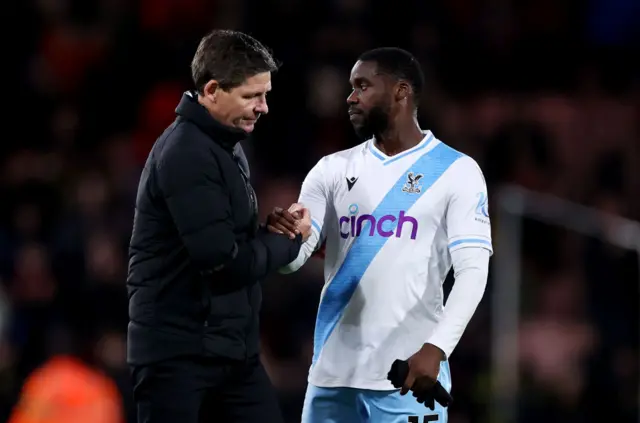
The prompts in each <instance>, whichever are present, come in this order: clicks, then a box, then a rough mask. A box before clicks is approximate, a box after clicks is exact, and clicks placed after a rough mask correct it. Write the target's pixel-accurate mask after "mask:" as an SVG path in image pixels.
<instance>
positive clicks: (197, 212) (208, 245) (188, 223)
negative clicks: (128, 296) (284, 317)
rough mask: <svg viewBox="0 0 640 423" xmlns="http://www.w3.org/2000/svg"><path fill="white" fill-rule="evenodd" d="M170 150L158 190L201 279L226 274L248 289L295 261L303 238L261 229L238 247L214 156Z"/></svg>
mask: <svg viewBox="0 0 640 423" xmlns="http://www.w3.org/2000/svg"><path fill="white" fill-rule="evenodd" d="M180 144H182V145H180ZM172 147H173V148H171V149H170V150H168V151H164V154H163V155H162V157H161V158H160V160H159V161H158V168H157V179H158V186H159V188H160V191H161V192H162V194H163V196H164V198H165V200H166V204H167V206H168V208H169V212H170V214H171V217H172V218H173V221H174V223H175V226H176V228H177V230H178V232H179V234H180V237H181V238H182V240H183V242H184V245H185V247H186V249H187V251H188V253H189V255H190V257H191V259H192V261H193V263H194V265H195V266H196V267H197V268H198V269H199V270H200V272H201V273H202V274H203V275H209V274H213V273H214V272H224V273H225V274H227V275H228V276H229V279H231V280H233V281H234V283H235V284H239V285H250V284H252V283H255V282H256V281H257V280H259V279H262V278H264V277H265V276H266V275H267V274H268V273H270V272H272V271H274V270H276V269H278V268H279V267H281V266H284V265H285V264H287V263H289V262H290V261H292V260H294V259H295V258H296V256H297V255H298V252H299V250H300V246H301V243H302V238H301V236H298V237H296V238H295V239H293V240H291V239H289V238H288V237H286V236H284V235H278V234H272V233H269V232H266V231H259V232H258V234H257V236H256V237H255V238H254V239H253V240H251V241H249V242H245V243H237V242H236V237H235V233H234V226H233V220H232V215H233V210H232V208H231V203H230V201H229V194H228V191H227V188H226V187H225V186H224V185H223V175H222V174H221V171H220V167H219V165H218V162H217V160H216V158H215V157H214V156H213V155H212V154H207V152H205V151H201V149H198V148H196V146H194V145H192V144H190V143H187V142H185V143H178V145H175V146H172Z"/></svg>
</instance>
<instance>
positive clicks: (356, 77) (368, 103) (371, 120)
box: [347, 61, 392, 140]
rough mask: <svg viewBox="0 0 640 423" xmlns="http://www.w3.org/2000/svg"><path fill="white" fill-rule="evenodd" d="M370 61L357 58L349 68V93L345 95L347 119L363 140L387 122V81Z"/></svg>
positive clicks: (388, 91)
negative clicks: (347, 108) (347, 110)
mask: <svg viewBox="0 0 640 423" xmlns="http://www.w3.org/2000/svg"><path fill="white" fill-rule="evenodd" d="M376 68H377V66H376V64H375V63H373V62H361V61H358V62H356V64H355V65H354V66H353V69H352V70H351V77H350V78H349V82H350V83H351V88H352V91H351V94H350V95H349V97H347V103H348V104H349V120H351V124H352V125H353V128H354V129H355V131H356V134H358V136H359V137H360V138H362V139H363V140H366V139H369V138H371V137H372V136H373V135H374V134H379V133H381V132H383V131H384V130H386V129H387V127H388V126H389V115H390V112H391V103H392V102H391V100H392V92H391V90H390V89H389V86H388V85H389V84H388V81H386V80H385V78H384V76H383V75H379V74H377V72H376Z"/></svg>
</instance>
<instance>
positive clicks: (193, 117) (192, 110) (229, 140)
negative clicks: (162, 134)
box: [176, 91, 249, 151]
mask: <svg viewBox="0 0 640 423" xmlns="http://www.w3.org/2000/svg"><path fill="white" fill-rule="evenodd" d="M176 114H177V115H178V116H180V117H182V118H184V119H186V120H189V121H191V122H193V123H194V124H195V125H197V126H198V127H199V128H200V129H201V130H202V131H203V132H204V133H206V134H207V135H209V136H210V137H211V139H213V140H214V141H215V142H217V143H218V144H220V145H221V146H222V147H224V148H225V149H227V150H229V151H233V149H234V147H235V146H236V144H237V143H239V142H240V141H242V140H244V139H246V138H248V137H249V134H248V133H247V132H245V131H243V130H242V129H238V128H233V127H230V126H227V125H224V124H222V123H220V122H218V121H217V120H216V119H214V118H213V117H212V116H211V115H210V114H209V112H208V111H207V109H205V108H204V106H202V105H201V104H200V103H198V94H197V93H196V92H195V91H186V92H185V93H184V94H183V95H182V99H181V100H180V103H179V104H178V107H176Z"/></svg>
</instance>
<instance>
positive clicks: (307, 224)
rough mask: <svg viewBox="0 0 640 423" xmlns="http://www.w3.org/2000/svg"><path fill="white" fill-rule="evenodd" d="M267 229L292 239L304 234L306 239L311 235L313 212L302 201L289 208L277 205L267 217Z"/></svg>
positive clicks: (303, 236)
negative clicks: (285, 208)
mask: <svg viewBox="0 0 640 423" xmlns="http://www.w3.org/2000/svg"><path fill="white" fill-rule="evenodd" d="M267 229H269V231H271V232H274V233H278V234H283V235H287V236H288V237H289V238H291V239H293V238H295V237H296V235H297V234H302V239H303V241H306V240H307V239H308V238H309V236H310V235H311V214H310V213H309V210H308V209H306V208H304V206H303V205H302V204H300V203H294V204H292V205H291V207H289V210H284V209H282V208H280V207H276V208H275V209H273V211H272V212H271V214H269V216H268V217H267Z"/></svg>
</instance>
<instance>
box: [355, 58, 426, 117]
mask: <svg viewBox="0 0 640 423" xmlns="http://www.w3.org/2000/svg"><path fill="white" fill-rule="evenodd" d="M358 60H360V61H362V62H375V63H376V65H377V67H378V72H380V73H384V74H386V75H389V76H391V77H393V78H395V79H397V80H398V81H400V80H403V81H406V82H408V83H409V84H411V87H412V88H413V102H414V104H415V105H416V107H417V106H418V105H419V104H420V98H421V97H422V90H423V89H424V73H423V72H422V67H421V66H420V63H419V62H418V60H417V59H416V58H415V57H414V56H413V55H412V54H411V53H409V52H408V51H406V50H403V49H401V48H397V47H381V48H376V49H373V50H369V51H366V52H364V53H362V54H361V55H360V57H359V58H358Z"/></svg>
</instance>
